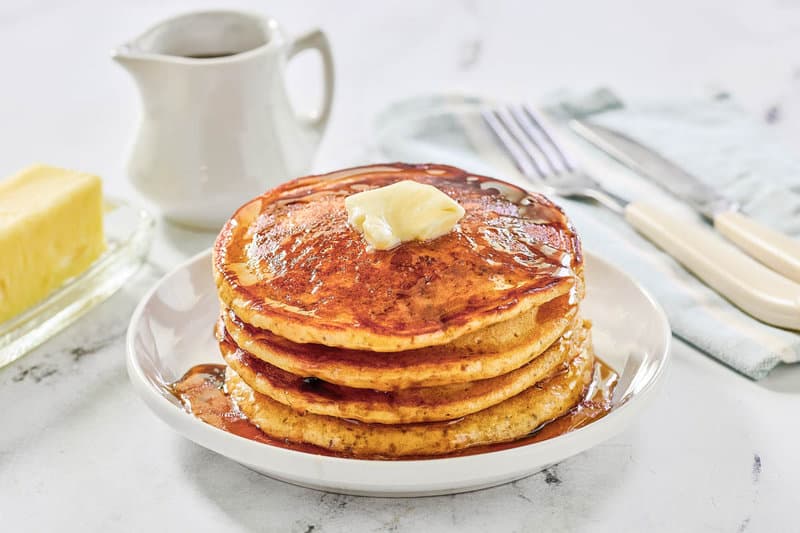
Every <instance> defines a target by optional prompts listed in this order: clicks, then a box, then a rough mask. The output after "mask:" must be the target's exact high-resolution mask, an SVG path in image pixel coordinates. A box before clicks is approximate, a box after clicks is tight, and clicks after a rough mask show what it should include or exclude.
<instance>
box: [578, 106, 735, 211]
mask: <svg viewBox="0 0 800 533" xmlns="http://www.w3.org/2000/svg"><path fill="white" fill-rule="evenodd" d="M570 127H571V128H572V130H573V131H574V132H575V133H577V134H578V135H580V136H581V137H583V138H584V139H585V140H587V141H589V142H590V143H591V144H593V145H594V146H596V147H597V148H598V149H600V150H601V151H602V152H605V153H606V154H608V155H610V156H611V157H613V158H614V159H616V160H617V161H619V162H620V163H622V164H623V165H625V166H626V167H628V168H630V169H631V170H633V171H635V172H637V173H638V174H642V175H643V176H645V177H647V178H649V179H650V180H651V181H653V182H655V183H656V184H658V185H659V186H660V187H662V188H663V189H666V190H667V191H668V192H670V193H672V194H673V195H675V196H677V197H678V198H680V199H682V200H684V201H685V202H686V203H687V204H689V205H690V206H691V207H692V208H693V209H695V210H696V211H698V212H699V213H700V214H702V215H703V216H705V217H706V218H707V219H709V220H712V221H713V219H714V217H715V216H716V215H717V214H718V213H720V212H722V211H736V210H738V208H739V206H738V204H737V203H736V202H735V201H733V200H731V199H729V198H726V197H725V196H723V195H721V194H719V193H718V192H716V191H715V190H714V189H712V188H711V187H709V186H708V185H706V184H705V183H703V182H702V181H700V180H699V179H698V178H697V177H695V176H693V175H692V174H689V173H688V172H686V171H685V170H684V169H682V168H680V167H679V166H678V165H676V164H675V163H673V162H672V161H670V160H669V159H667V158H666V157H664V156H663V155H661V154H660V153H658V152H657V151H655V150H653V149H652V148H649V147H647V146H645V145H643V144H641V143H640V142H638V141H636V140H634V139H632V138H630V137H628V136H627V135H625V134H624V133H621V132H618V131H615V130H613V129H611V128H607V127H605V126H601V125H599V124H595V123H592V122H587V121H585V120H577V119H575V120H572V121H570Z"/></svg>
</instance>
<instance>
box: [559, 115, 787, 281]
mask: <svg viewBox="0 0 800 533" xmlns="http://www.w3.org/2000/svg"><path fill="white" fill-rule="evenodd" d="M569 125H570V128H572V130H573V131H574V132H575V133H577V134H578V135H579V136H580V137H582V138H583V139H585V140H586V141H588V142H589V143H590V144H593V145H594V146H595V147H597V148H598V149H599V150H600V151H602V152H604V153H606V154H608V155H609V156H611V157H612V158H614V159H616V160H617V161H619V162H620V163H622V164H623V165H624V166H626V167H628V168H630V169H631V170H633V171H634V172H636V173H638V174H640V175H642V176H644V177H646V178H648V179H650V180H651V181H653V182H655V183H656V184H658V185H659V186H661V187H662V188H663V189H666V190H667V191H669V192H670V193H672V194H673V195H675V196H677V197H678V198H680V199H682V200H683V201H685V202H686V203H687V204H689V205H690V206H691V207H692V208H694V209H695V210H696V211H697V212H699V213H700V214H702V215H703V216H704V217H705V218H706V219H708V220H709V221H710V222H711V223H712V224H713V225H714V228H715V229H716V230H717V231H718V232H720V233H721V234H722V235H724V236H725V237H726V238H727V239H728V240H730V241H731V242H732V243H734V244H735V245H736V246H738V247H739V248H741V249H742V250H743V251H745V252H747V253H748V254H750V255H751V256H752V257H753V258H755V259H757V260H759V261H761V262H762V263H763V264H765V265H766V266H768V267H770V268H771V269H773V270H775V271H776V272H778V273H780V274H782V275H784V276H786V277H787V278H789V279H792V280H794V281H798V282H800V241H798V240H796V239H793V238H791V237H789V236H788V235H785V234H783V233H780V232H778V231H776V230H774V229H772V228H769V227H767V226H764V225H763V224H761V223H760V222H757V221H755V220H753V219H751V218H749V217H747V216H745V215H744V214H742V213H740V212H739V205H738V203H737V202H735V201H734V200H732V199H730V198H727V197H725V196H724V195H722V194H720V193H718V192H717V191H715V190H714V189H712V188H711V187H709V186H708V185H706V184H705V183H703V182H702V181H701V180H699V179H698V178H697V177H696V176H693V175H692V174H690V173H688V172H686V171H685V170H684V169H682V168H680V167H679V166H678V165H676V164H675V163H673V162H672V161H670V160H669V159H667V158H666V157H664V156H663V155H661V154H659V153H658V152H657V151H655V150H653V149H652V148H649V147H647V146H645V145H644V144H642V143H640V142H638V141H636V140H635V139H632V138H631V137H629V136H627V135H625V134H624V133H621V132H619V131H616V130H613V129H611V128H607V127H605V126H601V125H599V124H596V123H592V122H588V121H586V120H579V119H573V120H571V121H570V123H569Z"/></svg>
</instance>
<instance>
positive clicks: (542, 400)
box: [225, 342, 594, 458]
mask: <svg viewBox="0 0 800 533" xmlns="http://www.w3.org/2000/svg"><path fill="white" fill-rule="evenodd" d="M593 366H594V355H593V353H592V351H591V343H590V342H587V343H586V344H585V349H584V350H583V351H582V352H581V353H579V354H578V355H577V356H575V357H574V358H573V359H572V360H571V361H570V362H569V364H568V367H567V369H566V370H565V371H563V372H561V373H559V374H557V375H555V376H553V377H551V378H549V379H547V380H545V381H543V382H541V383H539V384H537V385H534V386H533V387H530V388H528V389H527V390H525V391H523V392H522V393H520V394H517V395H516V396H514V397H512V398H509V399H508V400H505V401H503V402H501V403H499V404H497V405H494V406H492V407H489V408H488V409H484V410H482V411H478V412H477V413H473V414H470V415H467V416H465V417H463V418H460V419H457V420H454V421H448V422H428V423H418V424H400V425H384V424H364V423H360V422H356V421H351V420H346V419H341V418H335V417H331V416H323V415H315V414H305V415H302V414H299V413H297V412H296V411H294V410H293V409H292V408H290V407H287V406H286V405H283V404H282V403H279V402H276V401H275V400H273V399H271V398H270V397H269V396H265V395H263V394H260V393H258V392H256V391H254V390H253V389H251V388H250V387H249V386H248V385H247V384H246V383H245V382H244V380H242V378H241V377H239V376H238V375H237V374H236V372H235V371H233V370H232V369H231V368H230V367H229V368H228V369H227V370H226V377H225V383H226V385H225V386H226V390H227V393H228V394H229V396H230V398H231V399H232V400H233V401H234V403H235V404H236V405H237V406H238V408H239V409H240V410H241V412H242V413H243V414H244V415H245V416H246V417H247V418H248V420H250V422H252V423H253V424H255V425H256V426H258V427H259V428H260V429H261V430H262V431H263V432H264V433H266V434H267V435H268V436H270V437H272V438H276V439H282V440H287V441H290V442H295V443H307V444H313V445H315V446H319V447H322V448H326V449H328V450H332V451H335V452H339V453H344V454H349V455H353V456H355V457H365V458H381V457H403V456H420V455H441V454H446V453H452V452H456V451H458V450H463V449H465V448H470V447H473V446H479V445H483V444H492V443H499V442H508V441H512V440H516V439H518V438H521V437H524V436H526V435H528V434H530V433H531V432H532V431H534V430H535V429H536V428H538V427H539V426H541V425H542V424H544V423H545V422H548V421H550V420H552V419H554V418H557V417H559V416H561V415H563V414H565V413H566V412H568V411H569V410H570V409H572V407H573V406H575V405H576V404H577V403H578V402H579V401H580V400H581V398H582V397H583V394H584V390H585V388H586V386H587V385H588V383H589V382H590V381H591V378H592V370H593Z"/></svg>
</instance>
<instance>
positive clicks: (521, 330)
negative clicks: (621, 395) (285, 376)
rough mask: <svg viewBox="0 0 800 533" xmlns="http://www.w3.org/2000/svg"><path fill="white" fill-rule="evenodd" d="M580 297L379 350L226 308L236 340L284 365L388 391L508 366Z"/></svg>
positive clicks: (560, 326)
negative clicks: (252, 321) (282, 332)
mask: <svg viewBox="0 0 800 533" xmlns="http://www.w3.org/2000/svg"><path fill="white" fill-rule="evenodd" d="M576 314H577V305H574V304H573V303H571V302H570V296H569V295H563V296H559V297H558V298H555V299H554V300H552V301H550V302H547V303H545V304H544V305H542V306H540V307H536V308H534V309H531V310H528V311H526V312H524V313H522V314H520V315H517V316H516V317H514V318H512V319H509V320H506V321H504V322H499V323H497V324H492V325H490V326H488V327H486V328H483V329H481V330H478V331H475V332H472V333H468V334H466V335H464V336H462V337H459V338H457V339H455V340H454V341H452V342H450V343H448V344H445V345H440V346H429V347H427V348H419V349H416V350H408V351H404V352H394V353H391V354H376V353H375V352H370V351H366V350H347V349H343V348H331V347H328V346H323V345H321V344H298V343H294V342H291V341H289V340H286V339H284V338H282V337H279V336H278V335H275V334H274V333H271V332H269V331H267V330H260V329H256V328H254V327H252V326H250V325H248V324H245V323H244V322H242V321H241V319H239V318H238V317H237V316H236V315H235V314H234V313H233V311H230V310H227V311H223V313H222V319H223V321H224V326H225V330H226V331H227V332H228V334H229V335H230V336H231V338H232V339H233V341H234V342H235V344H236V345H237V346H239V347H241V348H242V349H243V350H245V351H246V352H249V353H250V354H252V355H253V356H255V357H258V358H259V359H261V360H263V361H265V362H267V363H269V364H271V365H273V366H276V367H278V368H280V369H282V370H285V371H286V372H290V373H292V374H296V375H298V376H303V377H316V378H319V379H321V380H323V381H326V382H328V383H334V384H337V385H343V386H348V387H355V388H364V389H377V390H382V391H392V390H397V389H405V388H411V387H433V386H437V385H450V384H455V383H465V382H468V381H477V380H481V379H488V378H492V377H495V376H500V375H502V374H506V373H508V372H511V371H513V370H515V369H517V368H519V367H521V366H523V365H524V364H526V363H527V362H528V361H530V360H531V359H533V358H534V357H536V356H538V355H539V354H541V353H542V352H543V351H544V350H546V349H547V347H548V346H550V345H551V344H553V342H555V341H556V340H557V339H558V338H559V337H560V336H561V335H562V334H563V333H564V332H565V331H566V330H567V328H568V327H569V326H570V325H571V324H572V323H573V322H574V320H575V316H576Z"/></svg>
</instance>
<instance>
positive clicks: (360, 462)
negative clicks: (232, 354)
mask: <svg viewBox="0 0 800 533" xmlns="http://www.w3.org/2000/svg"><path fill="white" fill-rule="evenodd" d="M211 251H212V249H211V248H208V249H206V250H203V251H201V252H199V253H197V254H195V255H194V256H192V257H190V258H188V259H186V260H185V261H183V262H182V263H180V264H179V265H177V266H176V267H174V268H173V269H172V270H170V271H169V272H167V273H166V274H165V275H164V276H162V277H161V279H159V280H158V281H157V282H156V283H155V284H154V285H153V286H152V287H150V288H149V289H148V290H147V292H146V293H145V294H144V296H142V299H141V300H140V301H139V303H138V304H137V306H136V309H135V310H134V312H133V314H132V315H131V320H130V323H129V326H128V331H127V333H126V337H125V349H126V367H127V372H128V376H129V380H130V381H131V383H132V384H133V386H134V389H135V390H136V392H137V395H138V396H139V397H140V398H141V399H142V400H143V401H144V402H145V404H146V405H147V406H148V407H149V408H150V409H151V410H152V411H153V412H154V414H155V415H156V416H157V417H158V418H159V419H161V420H162V421H163V422H165V423H166V424H167V425H169V426H170V427H171V428H172V429H173V430H175V431H177V432H178V433H180V434H181V435H182V436H184V437H186V438H188V439H189V440H191V441H193V442H195V443H197V444H199V445H201V446H203V447H205V448H207V449H209V450H211V451H214V452H215V453H218V454H220V455H222V456H224V457H228V458H230V459H233V460H235V461H237V462H240V463H242V464H245V465H246V466H249V467H250V468H256V469H259V468H260V467H259V466H257V465H251V464H249V462H248V461H246V460H242V459H241V458H240V457H239V456H241V455H245V454H247V455H249V454H251V453H252V454H262V455H264V457H265V460H266V459H269V457H267V454H273V455H274V459H276V460H278V461H280V460H281V459H286V460H287V461H288V460H302V461H311V462H313V463H318V464H319V463H323V464H324V465H325V466H330V467H334V468H353V467H357V466H364V465H369V466H370V468H371V469H373V470H376V469H377V470H387V471H400V470H402V469H405V468H409V467H418V466H423V465H425V466H428V467H431V468H441V467H444V466H445V465H446V466H451V467H453V468H458V469H459V470H460V469H464V470H470V469H476V468H477V469H479V468H480V463H483V462H486V461H492V462H494V461H497V460H509V461H515V460H517V459H524V458H525V457H526V456H528V455H530V454H531V453H532V450H535V451H536V453H537V454H541V455H546V456H561V455H562V454H561V453H560V450H561V449H563V448H570V449H574V450H575V451H574V452H573V453H570V454H569V455H568V456H570V457H571V456H573V455H575V454H577V453H580V452H581V451H584V450H586V449H589V448H591V447H594V446H597V445H599V444H601V443H602V442H604V441H606V440H608V439H609V438H611V437H613V436H615V435H617V434H618V433H620V432H621V431H623V430H624V429H625V428H626V427H627V426H628V425H629V424H630V423H631V421H632V420H634V419H635V417H636V416H637V414H638V412H640V411H641V410H642V409H643V408H644V407H645V406H646V405H647V403H648V402H649V401H650V400H651V399H652V397H653V393H654V391H655V390H656V389H657V387H658V386H659V385H660V384H661V383H662V382H663V376H664V373H665V370H666V368H667V367H668V363H669V360H670V359H671V357H670V355H671V351H672V350H671V348H672V331H671V328H670V325H669V321H668V319H667V316H666V313H665V312H664V310H663V308H662V307H661V305H660V304H659V303H658V301H657V300H656V299H655V298H653V296H652V295H651V294H650V292H649V291H647V289H645V288H644V287H643V286H642V285H641V284H640V283H639V282H638V281H637V280H635V279H634V278H632V277H631V276H630V275H629V274H627V273H626V272H624V271H623V270H622V269H620V268H618V267H617V266H615V265H613V264H612V263H610V262H608V261H606V260H605V259H603V258H601V257H599V256H598V255H596V254H594V253H592V252H591V251H587V250H584V252H583V253H584V257H585V258H586V259H588V261H587V263H588V264H589V265H591V264H595V263H600V264H603V266H604V267H605V268H608V269H610V270H612V271H615V272H616V273H617V274H618V275H620V276H622V277H623V278H625V279H626V281H627V282H629V283H631V284H632V285H633V286H634V287H635V288H636V289H637V291H638V292H639V293H641V295H642V296H643V297H644V299H645V300H646V301H647V303H648V304H649V306H650V307H651V308H652V309H653V311H655V313H656V316H657V317H658V322H659V323H660V325H661V328H660V331H661V336H662V338H661V339H660V342H659V345H660V346H663V350H662V351H661V353H659V354H658V364H657V365H656V367H655V369H654V370H653V371H652V375H651V376H650V377H649V379H648V380H647V382H646V383H645V384H643V385H642V388H641V389H640V390H639V392H637V394H636V397H635V398H636V401H627V402H624V403H623V404H622V405H620V406H619V407H617V408H616V409H614V410H613V411H611V412H610V413H608V414H607V415H606V416H604V417H603V418H602V419H600V420H598V421H596V422H594V423H592V424H589V425H587V426H584V427H582V428H579V429H576V430H574V431H571V432H569V433H566V434H563V435H560V436H558V437H554V438H552V439H548V440H545V441H541V442H536V443H531V444H527V445H522V446H518V447H515V448H510V449H506V450H497V451H491V452H485V453H479V454H474V455H465V456H459V457H440V458H430V459H389V460H387V459H358V458H349V457H335V456H327V455H319V454H313V453H309V452H303V451H299V450H292V449H289V448H282V447H279V446H270V445H266V444H264V443H261V442H256V441H253V440H250V439H247V438H245V437H241V436H239V435H235V434H231V433H229V432H226V431H224V430H222V429H219V428H217V427H215V426H212V425H210V424H207V423H205V422H203V421H202V420H200V419H198V418H196V417H194V416H193V415H191V414H190V413H187V412H186V411H185V410H183V409H182V408H181V407H180V406H178V405H177V404H176V403H174V402H173V401H172V400H170V399H169V398H168V397H167V396H166V394H167V393H166V391H157V390H155V389H154V386H153V385H152V384H151V383H150V380H149V379H148V378H147V377H146V375H145V371H144V369H143V368H142V367H141V365H140V364H139V362H138V360H137V357H136V349H135V338H136V332H137V330H138V327H139V324H140V322H141V320H142V315H143V314H144V310H145V308H146V306H147V304H148V302H150V301H151V300H152V298H153V296H154V295H155V294H156V292H157V291H158V290H159V289H160V288H161V287H162V286H163V285H164V283H165V282H166V281H167V280H169V279H171V278H172V277H173V276H175V275H176V274H177V273H179V272H181V271H183V270H188V269H189V268H191V267H192V266H193V265H194V264H195V263H197V262H199V261H203V260H205V259H206V258H208V264H209V268H210V265H211V263H210V258H211ZM590 268H591V267H590ZM209 276H210V273H209ZM212 284H213V283H212ZM592 433H597V434H598V435H596V436H594V438H592V439H591V440H592V443H591V444H590V445H589V446H584V445H581V444H580V442H581V441H584V440H585V438H587V437H589V436H590V434H592ZM223 441H228V444H227V445H229V446H237V447H240V449H241V450H242V451H243V452H245V453H239V454H232V453H230V450H225V451H220V449H219V448H220V446H218V444H220V445H222V446H224V445H225V443H224V442H223ZM554 460H561V459H554ZM270 462H272V461H270ZM434 465H435V466H434ZM319 466H322V465H319ZM467 467H472V468H467ZM537 469H538V470H537ZM280 470H281V471H282V472H283V471H286V470H287V469H286V468H285V467H284V468H282V469H280ZM519 470H520V472H519V475H518V476H517V478H520V477H525V476H527V475H530V474H532V473H534V472H536V471H539V470H541V468H540V466H539V465H538V464H537V465H532V466H531V469H530V470H529V471H525V469H524V467H520V468H519ZM267 475H270V476H272V477H276V478H280V479H284V480H285V481H287V482H289V483H295V484H298V485H304V486H311V487H314V488H319V487H320V486H321V485H319V484H315V482H314V480H311V479H310V480H308V482H307V484H306V483H304V482H302V481H297V479H298V478H297V477H296V476H292V479H285V478H284V477H282V476H281V475H280V474H277V473H276V474H274V476H273V475H272V474H267ZM503 477H504V478H507V477H508V476H507V475H506V476H503ZM473 478H474V481H473V483H472V484H473V485H474V486H473V488H462V489H457V488H453V489H448V488H446V486H447V485H448V482H447V481H445V482H443V483H435V482H434V481H433V480H429V481H426V482H425V487H431V486H433V485H441V487H439V488H435V489H432V490H429V489H428V488H422V487H417V486H414V487H405V488H398V486H397V485H394V484H393V483H394V481H393V480H391V481H390V482H388V483H387V485H390V486H391V487H392V488H391V489H390V490H387V491H383V490H381V489H380V488H370V489H367V490H364V489H353V490H350V489H348V488H344V489H343V492H348V493H359V492H360V493H362V494H372V495H375V494H377V493H378V492H381V493H384V492H387V493H391V494H392V495H401V494H407V493H410V492H418V493H425V494H429V493H430V494H433V493H453V492H459V491H466V490H474V488H476V487H477V486H479V485H482V486H490V485H491V484H492V483H485V482H484V481H485V480H486V479H487V476H486V475H485V474H484V475H475V476H473ZM348 484H349V485H350V486H354V487H358V486H361V487H364V486H367V485H369V484H368V483H364V482H359V481H358V480H348ZM451 484H452V483H451ZM467 484H468V483H467V482H466V481H464V480H461V481H460V482H459V485H463V486H466V485H467ZM495 484H496V483H495ZM370 486H371V485H370Z"/></svg>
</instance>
